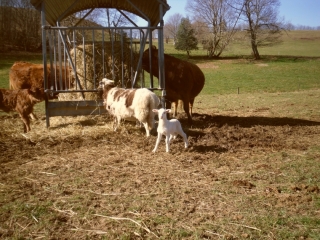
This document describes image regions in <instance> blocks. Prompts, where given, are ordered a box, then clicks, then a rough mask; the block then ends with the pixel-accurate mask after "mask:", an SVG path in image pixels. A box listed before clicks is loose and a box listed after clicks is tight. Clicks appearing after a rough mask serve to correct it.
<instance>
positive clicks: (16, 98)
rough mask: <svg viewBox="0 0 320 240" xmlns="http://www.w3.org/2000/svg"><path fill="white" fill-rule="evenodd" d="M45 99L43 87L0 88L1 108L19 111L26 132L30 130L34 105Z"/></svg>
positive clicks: (6, 110) (7, 110)
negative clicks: (30, 116) (30, 115)
mask: <svg viewBox="0 0 320 240" xmlns="http://www.w3.org/2000/svg"><path fill="white" fill-rule="evenodd" d="M44 99H45V93H44V90H43V88H41V89H39V88H33V89H22V90H7V89H0V109H2V110H3V111H5V112H10V111H16V112H18V113H19V115H20V117H21V119H22V121H23V123H24V132H29V131H30V130H31V129H30V119H29V116H28V115H29V114H31V113H32V111H33V106H34V105H35V104H36V103H38V102H41V101H43V100H44Z"/></svg>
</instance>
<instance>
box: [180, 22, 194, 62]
mask: <svg viewBox="0 0 320 240" xmlns="http://www.w3.org/2000/svg"><path fill="white" fill-rule="evenodd" d="M197 45H198V39H197V38H196V37H195V31H194V29H193V28H192V25H191V23H190V21H189V19H188V18H182V19H181V23H180V25H179V29H178V32H177V42H176V44H175V49H177V50H181V51H187V54H188V57H189V56H190V51H191V50H196V49H198V46H197Z"/></svg>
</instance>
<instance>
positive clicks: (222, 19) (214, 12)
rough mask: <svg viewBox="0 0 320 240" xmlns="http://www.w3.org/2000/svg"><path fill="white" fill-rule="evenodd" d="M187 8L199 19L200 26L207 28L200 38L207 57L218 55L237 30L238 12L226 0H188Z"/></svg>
mask: <svg viewBox="0 0 320 240" xmlns="http://www.w3.org/2000/svg"><path fill="white" fill-rule="evenodd" d="M230 1H232V0H230ZM187 9H188V11H189V12H190V13H191V14H192V15H193V18H194V19H195V20H196V21H197V22H199V21H201V22H202V26H203V27H204V28H206V29H208V30H209V32H207V34H202V36H204V37H203V38H202V39H201V42H202V43H203V45H204V48H205V49H207V51H208V55H209V57H213V56H214V57H219V56H220V55H221V54H222V52H223V51H224V50H225V49H226V47H227V46H228V44H229V43H230V41H231V39H232V36H233V35H234V34H235V32H236V31H237V29H236V24H237V21H238V20H239V17H240V14H239V13H238V12H237V11H236V10H235V9H234V8H233V7H232V6H231V4H229V2H228V1H227V0H188V2H187ZM208 30H207V31H208Z"/></svg>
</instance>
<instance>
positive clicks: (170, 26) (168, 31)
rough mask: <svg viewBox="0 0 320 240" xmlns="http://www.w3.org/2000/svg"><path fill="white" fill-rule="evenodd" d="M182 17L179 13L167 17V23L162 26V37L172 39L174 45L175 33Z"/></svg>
mask: <svg viewBox="0 0 320 240" xmlns="http://www.w3.org/2000/svg"><path fill="white" fill-rule="evenodd" d="M182 18H183V17H182V15H181V14H180V13H175V14H173V15H171V16H170V17H168V20H167V22H166V23H165V25H164V30H163V31H164V35H165V38H170V37H171V38H173V41H174V43H175V42H176V40H177V32H178V29H179V25H180V23H181V19H182Z"/></svg>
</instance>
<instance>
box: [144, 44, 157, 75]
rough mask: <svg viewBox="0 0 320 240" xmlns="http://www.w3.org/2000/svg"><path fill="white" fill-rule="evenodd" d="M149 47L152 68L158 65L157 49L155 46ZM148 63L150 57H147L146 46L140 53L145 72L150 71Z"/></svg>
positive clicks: (147, 50)
mask: <svg viewBox="0 0 320 240" xmlns="http://www.w3.org/2000/svg"><path fill="white" fill-rule="evenodd" d="M150 49H151V61H152V68H153V69H154V68H155V67H157V66H158V49H157V48H156V46H152V47H151V48H150ZM149 64H150V57H149V48H148V49H146V50H145V51H144V52H143V55H142V68H143V69H144V70H146V71H147V72H149V71H150V66H149Z"/></svg>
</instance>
